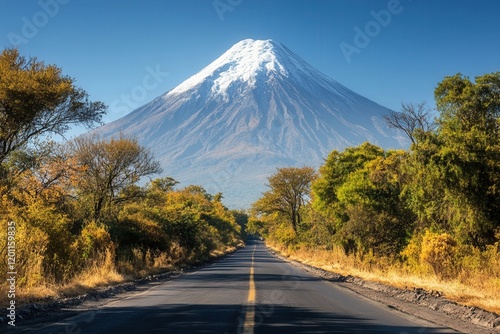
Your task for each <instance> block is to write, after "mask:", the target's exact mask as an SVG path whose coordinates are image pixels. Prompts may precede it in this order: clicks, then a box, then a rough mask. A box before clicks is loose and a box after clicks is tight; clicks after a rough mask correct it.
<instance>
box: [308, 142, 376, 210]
mask: <svg viewBox="0 0 500 334" xmlns="http://www.w3.org/2000/svg"><path fill="white" fill-rule="evenodd" d="M383 155H384V150H382V149H381V148H380V147H377V146H375V145H372V144H370V143H366V142H365V143H363V144H361V145H360V146H356V147H348V148H346V149H345V150H344V151H343V152H339V151H337V150H333V151H332V152H331V153H330V154H329V155H328V158H327V159H326V161H325V163H324V165H323V166H321V167H320V169H319V172H320V175H319V177H318V178H317V179H316V180H315V181H314V183H313V184H312V192H313V198H314V200H313V205H314V207H315V208H316V209H317V210H318V211H320V212H323V213H325V214H327V215H329V214H331V211H332V210H333V211H334V210H335V208H334V206H335V204H336V203H338V198H337V191H338V189H339V187H340V186H341V185H342V184H343V183H344V182H345V181H346V179H347V177H348V176H349V174H351V173H353V172H355V171H356V170H358V169H361V168H363V167H364V165H365V163H366V162H368V161H371V160H374V159H375V158H377V157H381V156H383Z"/></svg>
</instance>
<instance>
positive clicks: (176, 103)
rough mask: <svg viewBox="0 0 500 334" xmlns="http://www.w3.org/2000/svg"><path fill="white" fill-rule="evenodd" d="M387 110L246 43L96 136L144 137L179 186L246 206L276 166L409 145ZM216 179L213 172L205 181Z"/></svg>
mask: <svg viewBox="0 0 500 334" xmlns="http://www.w3.org/2000/svg"><path fill="white" fill-rule="evenodd" d="M388 112H389V109H387V108H385V107H383V106H380V105H379V104H377V103H375V102H373V101H371V100H369V99H367V98H365V97H362V96H361V95H359V94H357V93H355V92H353V91H351V90H350V89H348V88H346V87H344V86H343V85H341V84H340V83H338V82H336V81H335V80H333V79H331V78H329V77H327V76H325V75H324V74H322V73H321V72H319V71H318V70H316V69H315V68H313V67H312V66H311V65H309V64H308V63H307V62H305V61H304V60H302V59H301V58H300V57H298V56H297V55H295V54H294V53H293V52H292V51H290V50H289V49H288V48H286V47H285V46H283V45H282V44H280V43H277V42H273V41H272V40H257V41H255V40H251V39H246V40H243V41H240V42H238V43H236V44H235V45H233V46H232V47H231V48H230V49H229V50H228V51H226V52H225V53H223V54H222V55H221V56H220V57H218V58H217V59H216V60H214V61H213V62H212V63H210V64H209V65H208V66H206V67H205V68H203V69H202V70H201V71H199V72H198V73H196V74H194V75H193V76H191V77H190V78H188V79H186V80H185V81H183V82H182V83H181V84H179V85H178V86H176V87H175V88H173V89H172V90H170V91H168V92H166V93H165V94H162V95H161V96H159V97H157V98H156V99H154V100H153V101H151V102H149V103H147V104H145V105H144V106H141V107H139V108H138V109H136V110H134V111H132V112H131V113H130V114H128V115H126V116H124V117H122V118H120V119H118V120H116V121H114V122H112V123H109V124H107V125H104V126H103V127H101V128H99V129H98V130H97V131H98V132H100V133H101V134H102V135H104V137H110V136H113V135H116V134H117V133H119V132H120V133H123V134H125V135H128V136H133V137H137V138H138V140H139V142H140V143H141V144H142V145H144V146H146V147H148V148H150V149H152V151H153V152H154V154H155V156H156V158H157V159H158V160H159V161H160V163H161V164H162V166H163V167H164V173H165V174H166V175H168V176H171V177H173V178H175V179H177V180H178V181H180V182H181V184H184V185H188V184H198V185H202V186H204V187H205V188H206V189H207V190H208V191H209V192H212V193H215V192H223V193H224V195H225V197H226V201H225V203H226V204H227V205H228V206H232V207H248V206H249V205H250V203H251V202H253V201H255V200H256V199H257V198H258V197H259V195H260V192H261V191H263V190H265V186H264V184H265V182H266V177H267V176H269V175H270V174H272V173H274V172H275V170H276V167H284V166H303V165H311V166H312V167H318V166H319V165H320V164H321V163H322V162H323V159H324V158H326V156H327V155H328V153H329V152H330V151H331V150H333V149H343V148H345V147H347V146H352V145H358V144H361V143H362V142H364V141H370V142H372V143H374V144H377V145H380V146H382V147H384V148H401V147H405V146H407V143H405V140H404V137H403V136H402V135H401V134H400V133H398V132H396V131H394V130H393V129H389V128H387V126H386V124H385V122H384V121H383V115H384V114H386V113H388ZM208 171H210V173H208Z"/></svg>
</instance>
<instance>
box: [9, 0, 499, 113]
mask: <svg viewBox="0 0 500 334" xmlns="http://www.w3.org/2000/svg"><path fill="white" fill-rule="evenodd" d="M216 5H218V7H217V8H216ZM381 11H382V12H381ZM373 13H379V15H381V16H380V17H379V20H380V22H377V21H376V18H375V17H374V15H373ZM387 13H389V16H388V15H387ZM384 14H386V15H384ZM499 17H500V1H497V0H485V1H472V0H470V1H460V0H448V1H441V0H400V1H397V0H383V1H378V0H363V1H362V0H300V1H299V0H215V1H214V0H141V1H139V0H135V1H133V0H129V1H118V0H40V1H38V0H37V1H29V0H23V1H19V0H0V44H1V46H2V47H4V48H5V47H11V46H13V44H12V42H14V43H16V44H18V46H19V48H20V51H21V53H22V54H24V55H27V56H36V57H38V59H40V60H44V61H46V63H50V64H56V65H58V66H60V67H62V69H63V72H64V73H65V74H66V75H69V76H71V77H74V78H75V79H76V81H77V84H78V85H79V86H80V87H82V88H83V89H85V90H86V91H87V92H88V93H89V94H90V96H91V98H92V99H93V100H100V101H103V102H105V103H106V104H107V105H109V106H110V108H109V111H108V115H107V116H106V117H105V121H106V122H109V121H111V120H114V119H117V118H119V117H121V116H123V115H124V114H125V113H127V112H128V111H132V109H133V107H136V106H140V105H142V104H144V103H146V102H148V101H150V100H152V99H153V98H155V97H157V96H158V95H160V94H162V93H164V92H166V91H168V90H170V89H172V88H173V87H175V86H176V85H178V84H179V83H181V82H182V81H183V80H184V79H187V78H188V77H189V76H191V75H193V74H195V73H196V72H197V71H199V70H200V69H202V68H203V67H204V66H206V65H208V64H209V63H210V62H211V61H213V60H214V59H215V58H217V57H218V56H219V55H221V54H222V53H223V52H224V51H226V50H227V49H228V48H229V47H231V46H232V45H233V44H234V43H236V42H238V41H240V40H242V39H245V38H253V39H273V40H276V41H279V42H281V43H283V44H285V45H286V46H287V47H288V48H289V49H291V50H292V51H294V52H295V53H296V54H298V55H299V56H301V57H302V58H303V59H305V60H306V61H307V62H309V63H310V64H311V65H313V66H314V67H316V68H317V69H319V70H320V71H322V72H323V73H324V74H326V75H328V76H330V77H332V78H333V79H335V80H337V81H338V82H340V83H342V84H344V85H345V86H347V87H349V88H351V89H352V90H354V91H356V92H358V93H360V94H362V95H364V96H366V97H368V98H370V99H372V100H374V101H376V102H378V103H380V104H382V105H384V106H387V107H389V108H392V109H395V110H398V109H399V107H400V104H401V102H403V101H404V102H420V101H423V100H426V101H428V102H429V104H430V105H431V106H433V102H434V101H433V91H434V88H435V86H436V84H437V83H438V82H439V81H440V80H442V79H443V77H444V76H446V75H453V74H456V73H457V72H461V73H463V74H465V75H467V76H470V77H474V76H476V75H482V74H485V73H490V72H494V71H499V70H500V19H499ZM356 29H357V30H356ZM367 29H368V31H367ZM360 30H361V31H362V32H363V33H364V34H367V33H368V35H367V37H368V38H369V41H367V40H366V38H365V39H363V38H362V37H359V36H357V35H359V33H358V31H360ZM356 37H357V39H356ZM342 45H343V46H344V49H345V47H346V46H347V45H349V46H352V47H353V48H357V50H356V52H353V53H351V54H350V55H349V56H348V57H346V51H345V50H344V51H342V47H341V46H342ZM349 50H350V51H351V52H352V50H354V49H349ZM347 53H349V52H347ZM151 72H156V75H154V76H152V75H151ZM167 73H168V74H167ZM126 95H128V96H132V98H130V99H129V100H128V101H127V100H126V99H124V97H123V96H126Z"/></svg>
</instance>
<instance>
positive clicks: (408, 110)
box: [384, 102, 436, 144]
mask: <svg viewBox="0 0 500 334" xmlns="http://www.w3.org/2000/svg"><path fill="white" fill-rule="evenodd" d="M384 118H385V121H386V122H387V124H388V125H389V127H391V128H395V129H399V130H402V131H403V132H404V133H405V134H406V135H407V136H408V138H409V139H410V140H411V142H412V143H413V144H416V143H417V137H418V135H419V132H424V133H425V132H428V131H432V130H434V129H435V127H436V124H435V123H434V121H433V120H432V118H431V110H430V109H429V108H428V107H427V106H426V104H425V102H422V103H419V104H417V105H416V106H415V105H413V104H411V103H410V104H405V103H403V104H402V105H401V111H400V112H397V111H391V112H389V114H387V115H385V116H384Z"/></svg>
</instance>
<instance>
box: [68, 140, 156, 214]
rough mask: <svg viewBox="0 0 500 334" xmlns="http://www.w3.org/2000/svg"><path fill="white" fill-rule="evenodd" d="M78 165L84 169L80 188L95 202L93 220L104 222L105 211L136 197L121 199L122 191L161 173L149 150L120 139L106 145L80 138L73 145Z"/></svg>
mask: <svg viewBox="0 0 500 334" xmlns="http://www.w3.org/2000/svg"><path fill="white" fill-rule="evenodd" d="M71 146H72V149H73V151H74V156H75V158H76V160H77V163H78V164H79V165H80V166H81V167H82V172H81V175H80V176H79V181H78V188H79V190H80V191H81V193H82V194H83V195H85V196H88V197H90V198H91V202H92V212H93V218H94V219H95V220H98V219H99V218H100V214H101V210H102V209H103V207H105V206H107V205H110V204H113V203H116V202H118V201H125V200H129V199H132V198H134V197H136V195H135V194H136V193H134V192H131V193H130V196H128V197H123V196H120V197H118V196H117V195H118V194H119V193H120V191H121V190H123V189H125V188H127V187H129V186H130V185H133V184H135V183H136V182H138V181H139V180H140V179H141V178H142V177H144V176H147V175H150V174H155V173H159V172H161V168H160V164H159V163H158V162H157V161H154V160H153V156H152V154H151V153H150V151H149V150H147V149H145V148H144V147H142V146H140V145H139V144H138V143H137V141H136V140H134V139H127V138H124V137H120V138H118V139H110V140H109V141H106V140H104V139H100V138H99V137H97V136H95V135H94V136H85V137H78V138H76V139H75V140H74V141H73V142H72V143H71Z"/></svg>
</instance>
